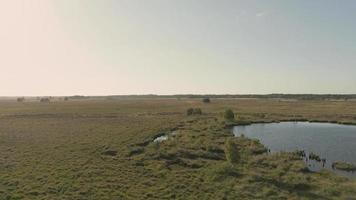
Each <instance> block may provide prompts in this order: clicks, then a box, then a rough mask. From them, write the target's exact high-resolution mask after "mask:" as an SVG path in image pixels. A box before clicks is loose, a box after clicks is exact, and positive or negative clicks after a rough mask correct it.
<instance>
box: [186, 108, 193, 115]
mask: <svg viewBox="0 0 356 200" xmlns="http://www.w3.org/2000/svg"><path fill="white" fill-rule="evenodd" d="M193 112H194V109H193V108H188V110H187V115H188V116H190V115H193Z"/></svg>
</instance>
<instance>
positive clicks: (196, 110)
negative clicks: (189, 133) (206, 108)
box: [193, 108, 203, 115]
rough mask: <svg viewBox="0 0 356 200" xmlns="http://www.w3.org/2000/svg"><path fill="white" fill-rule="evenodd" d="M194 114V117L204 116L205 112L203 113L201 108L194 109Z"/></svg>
mask: <svg viewBox="0 0 356 200" xmlns="http://www.w3.org/2000/svg"><path fill="white" fill-rule="evenodd" d="M193 114H194V115H201V114H203V112H202V111H201V109H200V108H194V110H193Z"/></svg>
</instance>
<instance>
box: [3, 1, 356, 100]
mask: <svg viewBox="0 0 356 200" xmlns="http://www.w3.org/2000/svg"><path fill="white" fill-rule="evenodd" d="M355 11H356V1H353V0H343V1H334V0H313V1H310V0H290V1H285V0H268V1H267V0H105V1H102V0H0V96H22V95H24V96H37V95H52V96H61V95H120V94H121V95H124V94H269V93H317V94H325V93H335V94H349V93H353V94H356V12H355Z"/></svg>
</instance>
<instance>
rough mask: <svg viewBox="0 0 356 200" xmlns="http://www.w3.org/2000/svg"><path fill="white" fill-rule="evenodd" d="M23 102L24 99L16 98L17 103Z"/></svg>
mask: <svg viewBox="0 0 356 200" xmlns="http://www.w3.org/2000/svg"><path fill="white" fill-rule="evenodd" d="M24 101H25V97H19V98H17V102H24Z"/></svg>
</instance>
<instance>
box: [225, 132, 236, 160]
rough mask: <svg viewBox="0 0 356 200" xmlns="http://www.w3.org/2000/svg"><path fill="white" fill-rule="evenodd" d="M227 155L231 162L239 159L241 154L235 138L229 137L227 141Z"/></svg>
mask: <svg viewBox="0 0 356 200" xmlns="http://www.w3.org/2000/svg"><path fill="white" fill-rule="evenodd" d="M224 152H225V157H226V160H227V161H228V162H229V163H230V164H236V163H237V162H238V161H239V154H238V149H237V146H236V144H235V142H234V138H228V139H227V140H226V141H225V149H224Z"/></svg>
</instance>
